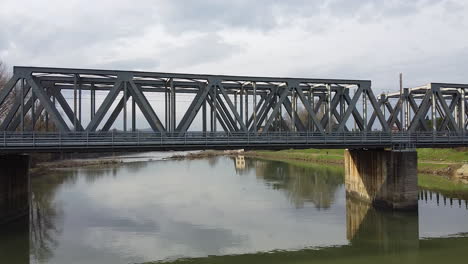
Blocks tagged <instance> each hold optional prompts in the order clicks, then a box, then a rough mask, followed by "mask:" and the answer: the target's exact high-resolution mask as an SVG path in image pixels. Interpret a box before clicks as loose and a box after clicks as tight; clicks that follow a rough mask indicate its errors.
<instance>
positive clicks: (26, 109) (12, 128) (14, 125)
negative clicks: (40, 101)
mask: <svg viewBox="0 0 468 264" xmlns="http://www.w3.org/2000/svg"><path fill="white" fill-rule="evenodd" d="M25 97H27V93H25ZM32 100H33V96H30V97H29V98H28V100H27V101H26V103H25V104H24V106H23V110H24V115H25V116H26V115H27V113H28V112H29V110H30V109H31V107H32V105H33V102H32ZM36 101H37V98H35V102H36ZM20 124H21V113H18V115H16V116H15V118H14V119H13V120H12V121H11V123H10V124H8V127H6V129H5V130H7V131H15V130H16V129H17V128H18V127H19V125H20Z"/></svg>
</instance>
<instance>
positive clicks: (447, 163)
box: [245, 149, 468, 180]
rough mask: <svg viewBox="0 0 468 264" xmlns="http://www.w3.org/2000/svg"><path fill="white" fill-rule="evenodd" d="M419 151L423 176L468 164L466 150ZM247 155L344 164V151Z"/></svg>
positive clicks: (249, 153) (443, 173)
mask: <svg viewBox="0 0 468 264" xmlns="http://www.w3.org/2000/svg"><path fill="white" fill-rule="evenodd" d="M417 151H418V172H419V173H422V174H432V175H441V176H447V177H450V176H454V174H456V172H457V170H459V169H460V168H462V166H463V165H464V164H466V163H467V162H468V151H467V150H466V149H418V150H417ZM245 155H246V156H251V157H268V158H278V159H287V160H302V161H308V162H315V163H322V164H332V165H341V164H343V162H344V151H343V150H342V149H303V150H281V151H264V150H262V151H247V152H245ZM462 177H463V176H462ZM467 180H468V178H467Z"/></svg>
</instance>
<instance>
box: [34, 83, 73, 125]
mask: <svg viewBox="0 0 468 264" xmlns="http://www.w3.org/2000/svg"><path fill="white" fill-rule="evenodd" d="M26 80H27V82H28V83H29V84H30V85H31V87H32V92H33V94H34V95H36V96H37V98H38V99H39V101H40V102H41V104H42V105H43V106H44V108H45V110H46V111H47V113H49V115H50V118H51V119H52V121H53V122H54V123H55V125H56V126H57V128H58V129H59V130H60V131H70V129H69V128H68V126H67V124H66V123H65V121H64V120H63V118H62V116H61V115H60V113H59V112H58V110H57V108H56V107H55V105H53V103H52V102H51V101H50V99H49V96H48V95H47V94H46V93H45V91H44V89H42V88H41V87H40V86H39V84H38V83H37V81H36V80H35V77H33V76H29V77H28V78H27V79H26Z"/></svg>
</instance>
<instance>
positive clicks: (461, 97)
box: [459, 88, 465, 131]
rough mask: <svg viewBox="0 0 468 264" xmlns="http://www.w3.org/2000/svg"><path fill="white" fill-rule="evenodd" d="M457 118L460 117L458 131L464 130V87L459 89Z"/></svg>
mask: <svg viewBox="0 0 468 264" xmlns="http://www.w3.org/2000/svg"><path fill="white" fill-rule="evenodd" d="M459 118H460V131H464V130H465V88H461V89H460V107H459Z"/></svg>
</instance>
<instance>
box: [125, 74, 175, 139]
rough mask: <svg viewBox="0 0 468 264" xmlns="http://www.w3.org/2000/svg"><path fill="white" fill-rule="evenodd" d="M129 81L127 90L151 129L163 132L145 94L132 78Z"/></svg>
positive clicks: (162, 127)
mask: <svg viewBox="0 0 468 264" xmlns="http://www.w3.org/2000/svg"><path fill="white" fill-rule="evenodd" d="M129 83H130V87H128V88H129V89H128V91H129V92H130V94H131V96H132V97H133V98H134V99H135V102H136V104H137V105H138V107H139V108H140V111H141V112H142V113H143V115H144V116H145V118H146V120H147V121H148V124H149V125H150V126H151V128H152V129H153V131H159V132H161V133H164V132H165V131H166V130H165V129H164V126H163V124H162V122H161V120H159V118H158V116H157V115H156V113H155V112H154V109H153V108H152V107H151V105H150V103H149V102H148V99H147V98H146V96H145V95H144V94H143V92H142V91H141V90H140V89H138V87H137V85H136V84H135V82H133V80H129Z"/></svg>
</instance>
